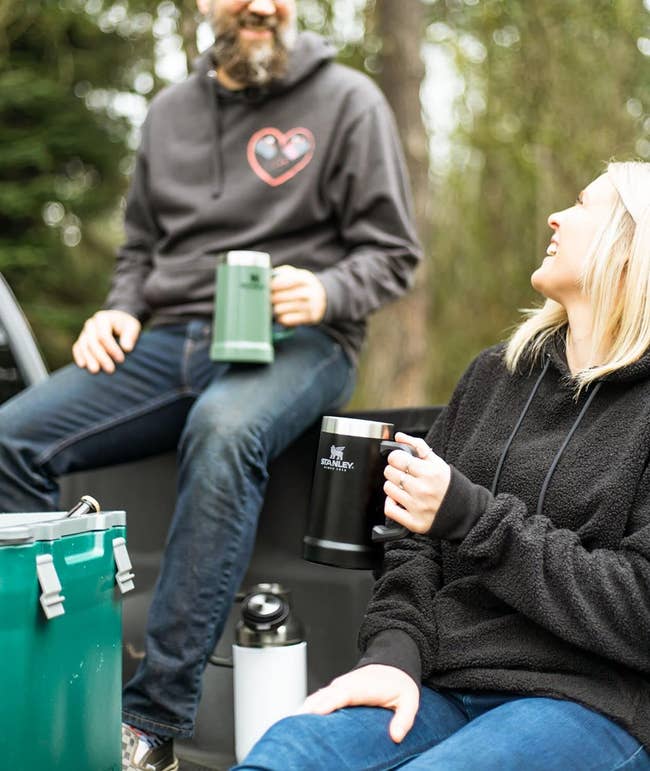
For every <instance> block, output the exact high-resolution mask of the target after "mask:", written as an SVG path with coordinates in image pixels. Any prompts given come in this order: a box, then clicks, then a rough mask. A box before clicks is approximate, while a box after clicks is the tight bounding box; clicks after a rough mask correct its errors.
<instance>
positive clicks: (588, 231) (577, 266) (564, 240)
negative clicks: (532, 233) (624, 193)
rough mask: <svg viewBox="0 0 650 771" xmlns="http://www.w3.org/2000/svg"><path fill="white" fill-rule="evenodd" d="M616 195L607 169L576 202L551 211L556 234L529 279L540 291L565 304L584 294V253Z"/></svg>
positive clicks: (550, 223) (611, 206)
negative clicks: (542, 260)
mask: <svg viewBox="0 0 650 771" xmlns="http://www.w3.org/2000/svg"><path fill="white" fill-rule="evenodd" d="M616 199H617V193H616V189H615V188H614V186H613V185H612V183H611V182H610V181H609V178H608V176H607V174H606V173H605V174H602V175H601V176H600V177H598V178H597V179H595V180H594V181H593V182H592V183H591V184H590V185H589V186H588V187H586V188H585V189H584V190H583V191H582V192H581V193H580V194H579V195H578V199H577V201H576V202H575V204H574V205H573V206H571V207H570V208H569V209H564V210H563V211H560V212H555V213H553V214H551V216H550V217H549V218H548V224H549V227H550V228H551V229H552V230H553V236H552V238H551V242H550V243H549V245H548V248H547V250H546V257H545V258H544V262H542V264H541V265H540V266H539V268H537V270H536V271H535V272H534V273H533V275H532V276H531V279H530V280H531V284H532V285H533V287H534V288H535V289H536V290H537V291H538V292H541V294H543V295H544V296H545V297H548V298H550V299H552V300H556V301H557V302H559V303H561V304H562V305H564V306H565V307H566V304H567V302H571V301H572V300H575V299H577V298H581V297H582V298H583V295H582V289H581V285H580V281H581V277H582V275H583V272H584V261H585V257H586V256H587V252H588V250H589V247H590V246H591V244H592V242H593V240H594V238H595V237H596V234H597V233H598V231H599V230H600V228H601V227H602V225H603V223H604V222H605V221H606V219H607V217H608V216H609V213H610V212H611V210H612V208H613V206H614V204H615V203H616ZM583 299H584V298H583Z"/></svg>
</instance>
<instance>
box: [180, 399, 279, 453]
mask: <svg viewBox="0 0 650 771" xmlns="http://www.w3.org/2000/svg"><path fill="white" fill-rule="evenodd" d="M266 430H267V429H266V427H265V421H264V417H263V415H256V414H251V413H249V412H243V411H242V410H240V409H237V408H236V407H234V406H232V405H231V406H230V407H229V405H227V404H224V405H221V404H219V405H215V404H214V403H213V402H211V401H209V400H206V401H201V400H199V401H198V402H197V403H196V404H195V405H194V407H193V408H192V410H191V411H190V414H189V415H188V418H187V421H186V424H185V428H184V429H183V434H182V436H181V441H180V445H179V449H180V450H181V452H182V453H190V454H196V453H204V452H207V453H210V454H214V455H215V456H217V457H218V458H222V459H228V458H230V459H233V458H235V457H244V458H247V459H248V460H250V461H259V462H260V463H261V464H263V465H265V464H266V455H267V453H266V447H265V444H266V442H265V435H266Z"/></svg>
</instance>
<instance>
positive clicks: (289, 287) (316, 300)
mask: <svg viewBox="0 0 650 771" xmlns="http://www.w3.org/2000/svg"><path fill="white" fill-rule="evenodd" d="M271 303H272V305H273V315H274V316H275V320H276V321H278V322H279V323H280V324H283V325H284V326H285V327H296V326H298V325H299V324H318V323H319V322H320V321H322V319H323V316H324V315H325V308H326V307H327V295H326V293H325V287H324V286H323V285H322V284H321V282H320V280H319V279H318V278H317V277H316V275H315V274H314V273H312V272H311V271H310V270H302V269H300V268H294V267H292V266H291V265H281V266H280V267H278V268H276V269H275V270H274V271H273V278H272V279H271Z"/></svg>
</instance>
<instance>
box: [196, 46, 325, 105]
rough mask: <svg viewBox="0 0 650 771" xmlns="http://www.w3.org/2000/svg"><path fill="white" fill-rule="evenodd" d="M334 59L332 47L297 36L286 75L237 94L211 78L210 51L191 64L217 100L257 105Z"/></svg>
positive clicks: (213, 66)
mask: <svg viewBox="0 0 650 771" xmlns="http://www.w3.org/2000/svg"><path fill="white" fill-rule="evenodd" d="M335 56H336V49H335V48H334V46H333V45H332V44H331V43H330V42H328V41H327V40H325V39H324V38H322V37H321V36H320V35H317V34H315V33H314V32H301V33H299V34H298V36H297V37H296V43H295V45H294V47H293V49H292V50H291V52H290V53H289V62H288V66H287V74H286V75H285V76H284V77H283V78H280V79H278V80H273V81H271V82H270V83H268V84H267V85H265V86H260V87H257V86H256V87H249V88H244V89H241V91H230V90H229V89H227V88H225V87H224V86H221V85H220V84H219V82H218V81H217V80H216V78H215V61H214V58H213V55H212V49H211V48H209V49H208V50H207V51H204V52H203V53H202V54H201V55H200V56H199V57H198V58H197V59H196V60H195V62H194V70H195V71H196V72H197V73H198V74H199V75H203V76H206V75H207V76H208V77H210V78H213V79H214V81H215V83H216V84H217V90H218V92H219V96H223V97H226V98H232V99H244V100H247V101H254V102H257V101H261V100H263V99H264V98H265V97H266V96H271V95H275V94H279V93H283V92H284V91H289V90H290V89H292V88H293V87H294V86H296V85H297V84H298V83H300V82H302V81H303V80H305V78H308V77H309V76H310V75H312V74H313V73H314V72H315V71H316V70H317V69H318V68H319V67H321V66H322V65H323V64H326V63H327V62H330V61H331V60H332V59H334V57H335Z"/></svg>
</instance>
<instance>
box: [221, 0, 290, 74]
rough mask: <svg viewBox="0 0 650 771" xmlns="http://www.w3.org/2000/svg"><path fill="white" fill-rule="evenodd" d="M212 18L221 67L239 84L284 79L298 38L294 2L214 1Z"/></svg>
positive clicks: (267, 0)
mask: <svg viewBox="0 0 650 771" xmlns="http://www.w3.org/2000/svg"><path fill="white" fill-rule="evenodd" d="M210 17H211V21H212V28H213V30H214V36H215V42H214V54H215V58H216V60H217V64H218V66H219V67H221V68H223V70H224V71H225V72H226V73H227V74H228V75H229V76H230V77H231V78H233V79H234V80H236V81H237V82H238V83H241V84H242V85H245V86H261V85H264V84H265V83H268V82H269V81H271V80H275V79H277V78H281V77H282V76H283V75H284V74H285V73H286V69H287V61H288V55H289V51H290V50H291V48H292V47H293V43H294V39H295V35H296V8H295V2H294V0H214V1H213V2H212V3H211V11H210Z"/></svg>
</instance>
